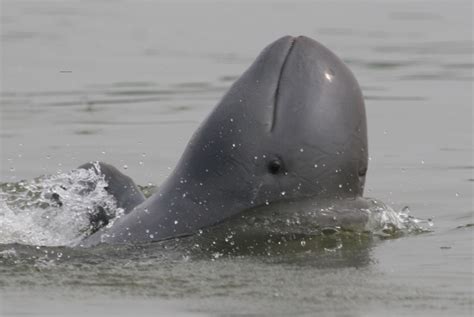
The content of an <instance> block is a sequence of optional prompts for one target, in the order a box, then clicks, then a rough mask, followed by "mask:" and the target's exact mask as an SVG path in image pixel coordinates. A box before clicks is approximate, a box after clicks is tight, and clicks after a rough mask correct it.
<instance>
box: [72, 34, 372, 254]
mask: <svg viewBox="0 0 474 317" xmlns="http://www.w3.org/2000/svg"><path fill="white" fill-rule="evenodd" d="M367 165H368V149H367V125H366V114H365V106H364V99H363V96H362V93H361V89H360V87H359V85H358V83H357V80H356V79H355V77H354V75H353V74H352V72H351V71H350V70H349V68H348V67H347V66H346V65H345V64H344V63H343V62H342V61H341V60H340V59H339V58H338V57H337V56H336V55H335V54H334V53H332V52H331V51H330V50H329V49H327V48H326V47H324V46H323V45H321V44H320V43H318V42H316V41H315V40H313V39H311V38H308V37H305V36H298V37H292V36H285V37H282V38H280V39H278V40H277V41H275V42H273V43H271V44H270V45H268V46H267V47H266V48H265V49H264V50H263V51H262V52H261V53H260V55H259V56H258V57H257V59H256V60H255V61H254V62H253V64H252V65H251V66H250V67H249V68H248V69H247V70H246V71H245V72H244V73H243V74H242V75H241V77H240V78H239V79H238V80H237V81H236V82H235V83H234V84H233V85H232V86H231V87H230V89H229V90H228V92H227V93H226V94H225V95H224V97H223V98H222V99H221V101H220V102H219V103H218V104H217V106H216V107H215V108H214V109H213V111H212V112H211V113H210V114H209V116H208V117H207V118H206V119H205V120H204V122H203V123H202V124H201V125H200V127H199V128H198V129H197V131H196V132H195V133H194V135H193V136H192V138H191V140H190V141H189V143H188V145H187V147H186V149H185V151H184V153H183V155H182V156H181V158H180V160H179V162H178V164H177V165H176V167H175V169H174V170H173V172H172V173H171V174H170V176H169V177H168V178H167V179H166V180H165V182H164V183H163V184H162V185H161V186H160V187H159V189H158V191H157V192H156V193H155V194H154V195H153V196H151V197H149V198H148V199H145V197H144V196H143V194H141V193H140V190H139V189H138V188H137V186H136V185H135V184H134V183H133V181H132V180H131V179H130V178H129V177H127V176H125V175H123V174H122V173H121V172H120V171H118V170H117V169H115V168H114V167H112V166H110V165H108V164H105V163H100V164H99V165H98V166H97V167H96V168H98V169H99V170H100V173H102V174H104V176H105V178H106V180H107V181H108V182H109V187H108V190H109V192H110V194H112V195H113V196H114V197H115V198H116V199H117V202H118V206H119V207H121V208H123V209H124V210H125V215H123V216H122V217H120V218H119V219H117V220H116V221H115V222H114V223H113V225H112V226H110V228H105V227H104V228H102V229H101V230H99V231H98V232H96V233H94V234H92V235H91V236H89V237H88V238H86V239H85V240H84V241H83V242H82V244H81V245H82V246H92V245H96V244H98V243H110V244H119V243H146V242H151V241H160V240H166V239H170V238H175V237H181V236H187V235H192V234H195V233H197V232H198V231H200V230H202V229H205V228H210V227H212V226H215V225H217V224H220V223H223V222H225V221H226V220H228V219H230V218H232V217H236V216H238V215H240V214H243V213H244V212H247V211H249V210H260V209H262V208H271V207H272V205H275V206H276V205H281V204H284V203H285V202H297V201H304V202H305V203H304V204H303V206H304V208H311V205H312V203H313V202H314V203H317V202H318V201H323V200H325V201H327V200H333V201H341V200H344V201H358V202H359V205H360V202H361V201H363V200H361V198H362V195H363V192H364V183H365V176H366V173H367ZM82 168H92V165H91V164H86V165H83V166H82ZM362 205H363V203H362ZM289 207H291V204H290V205H289ZM289 212H291V210H290V211H289ZM349 213H350V212H349Z"/></svg>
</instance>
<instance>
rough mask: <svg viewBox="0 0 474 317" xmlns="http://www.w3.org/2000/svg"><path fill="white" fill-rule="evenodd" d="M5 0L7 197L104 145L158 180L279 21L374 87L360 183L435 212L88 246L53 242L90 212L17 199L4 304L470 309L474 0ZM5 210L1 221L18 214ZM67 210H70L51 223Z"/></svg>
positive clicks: (2, 283)
mask: <svg viewBox="0 0 474 317" xmlns="http://www.w3.org/2000/svg"><path fill="white" fill-rule="evenodd" d="M1 14H2V19H1V22H2V47H1V55H2V56H1V58H2V64H1V65H2V68H1V69H2V70H1V76H2V77H1V108H0V111H1V112H0V113H1V128H0V145H1V148H0V150H1V154H0V155H1V166H0V170H1V174H0V175H1V177H0V181H1V183H2V191H1V192H2V195H3V194H5V193H7V192H8V189H6V187H5V186H7V183H16V184H18V182H20V181H22V180H25V183H24V184H27V185H28V184H30V185H31V184H34V179H36V178H37V177H39V176H41V175H53V177H51V176H44V178H43V180H44V179H48V180H50V183H49V184H50V186H53V187H54V185H55V184H56V183H54V181H58V178H59V179H60V180H59V182H63V181H65V180H67V179H68V178H67V177H66V176H65V175H70V174H68V173H69V171H70V170H72V169H73V168H74V167H76V166H79V165H81V164H82V163H84V162H88V161H91V160H103V161H106V162H109V163H111V164H113V165H115V166H117V167H121V168H122V171H123V172H125V173H126V174H128V175H130V176H131V177H133V179H134V180H135V181H136V182H137V183H138V184H141V185H144V186H145V188H146V189H150V190H152V188H153V186H154V185H159V184H160V183H161V182H162V181H163V180H164V178H165V177H166V176H167V175H168V173H169V172H170V170H171V169H172V167H173V166H174V164H175V163H176V162H177V159H178V158H179V156H180V154H181V152H182V150H183V148H184V146H185V144H186V142H187V140H188V138H189V137H190V136H191V134H192V132H193V131H194V129H195V128H196V127H197V125H198V124H199V123H200V122H201V121H202V119H203V118H204V117H205V116H206V115H207V113H209V111H210V110H211V109H212V107H213V106H214V105H215V104H216V103H217V101H218V100H219V98H220V97H221V96H222V94H223V93H224V92H225V90H226V89H227V87H229V85H230V84H231V83H232V81H233V80H234V79H235V78H236V77H237V76H238V75H239V74H240V73H241V72H242V71H243V70H244V69H245V68H246V67H247V66H248V65H249V64H250V63H251V62H252V60H253V58H254V57H255V56H256V54H258V52H259V51H260V50H261V49H262V48H263V47H264V46H265V45H266V44H268V43H269V42H271V41H273V40H275V39H276V38H278V37H280V36H282V35H284V34H292V35H297V34H304V35H308V36H311V37H313V38H315V39H317V40H318V41H320V42H322V43H324V44H325V45H326V46H327V47H329V48H330V49H331V50H333V51H334V52H336V54H338V55H339V56H340V57H342V58H343V59H344V60H345V61H346V62H347V64H348V65H349V67H350V68H351V69H352V70H353V71H354V73H355V74H356V77H357V78H358V80H359V83H360V84H361V86H362V89H363V92H364V95H365V97H366V107H367V115H368V124H369V150H370V156H371V160H370V162H369V172H368V176H367V186H366V188H367V189H366V195H367V196H369V197H375V198H377V199H378V200H380V201H383V202H385V203H387V204H388V205H389V206H391V208H392V209H393V210H395V211H394V212H393V213H389V215H397V217H398V218H397V219H405V218H404V217H406V210H405V211H404V212H401V213H399V211H401V210H403V208H404V207H405V206H409V209H410V210H411V214H412V215H413V216H416V218H417V219H432V222H433V224H434V226H433V227H430V232H425V233H416V232H411V233H410V232H406V233H404V234H401V235H400V237H393V236H392V237H390V238H389V239H387V237H384V236H383V235H364V234H359V235H354V234H352V233H346V232H336V233H330V234H327V235H326V234H322V235H321V234H320V235H316V236H300V235H293V236H288V237H280V236H279V237H277V238H278V239H274V240H271V241H270V242H268V241H266V240H263V241H264V242H263V243H262V245H261V247H260V248H258V249H256V250H255V249H249V248H243V250H242V252H238V253H232V252H231V250H232V248H225V243H226V241H225V236H223V237H222V239H221V240H219V241H221V242H222V244H224V246H222V245H220V246H213V245H212V244H209V241H210V240H209V239H207V238H206V236H205V234H204V235H203V236H200V237H196V238H195V239H191V240H186V241H180V242H176V241H171V242H168V243H164V244H163V243H157V244H152V245H148V246H121V247H99V248H97V249H90V250H81V249H71V248H69V247H65V246H58V245H61V244H62V243H55V241H56V242H58V239H59V241H60V242H65V241H66V240H67V241H70V242H74V241H76V240H75V239H77V238H80V236H81V234H83V233H84V230H86V231H87V230H89V229H90V228H88V227H87V226H86V225H85V224H86V223H87V221H85V220H86V219H85V218H83V217H84V216H86V217H87V215H86V214H83V213H81V212H79V216H78V218H76V219H74V218H70V217H66V218H64V219H63V220H60V218H54V217H53V218H54V219H56V220H58V222H56V223H54V222H50V221H44V219H43V218H42V219H43V222H42V221H37V220H36V219H35V218H34V217H38V215H37V214H34V215H30V216H31V217H30V218H28V216H27V215H26V214H25V215H24V214H22V213H18V215H21V216H23V215H24V216H25V217H26V218H22V219H20V220H19V223H20V224H23V225H24V227H23V228H22V229H21V230H18V231H17V233H18V232H19V233H23V235H20V236H16V237H15V236H13V235H12V234H11V233H12V232H7V233H5V232H2V233H1V237H0V238H2V239H3V240H2V241H3V244H2V245H1V246H0V294H1V295H0V313H1V314H3V315H20V314H33V315H40V316H43V315H44V316H50V315H52V314H59V315H65V314H68V315H83V314H84V312H87V313H88V314H89V315H97V316H99V315H100V316H103V315H107V314H109V315H115V316H116V315H130V314H132V313H138V314H140V315H144V316H145V315H156V313H157V312H161V313H162V314H165V315H166V314H168V315H171V314H178V315H192V316H195V315H232V314H264V315H270V314H277V315H289V314H296V315H305V314H306V315H314V314H315V313H319V314H321V315H329V316H331V315H333V316H353V315H355V316H379V315H382V314H383V315H389V316H398V315H400V314H408V315H439V316H445V315H453V316H461V315H470V314H472V313H473V301H474V300H473V291H474V286H473V258H472V257H473V231H472V229H473V227H474V226H473V224H474V220H473V213H474V207H473V200H472V193H473V180H474V175H473V169H474V163H473V160H472V152H473V151H472V149H473V142H472V135H473V134H472V120H473V115H472V105H473V102H472V91H473V90H472V89H473V86H472V81H473V67H474V62H473V59H472V56H473V41H472V4H471V3H470V2H468V1H465V2H463V1H449V2H448V1H444V2H410V3H408V2H402V3H399V2H395V1H383V2H371V1H367V2H357V3H356V2H342V1H337V2H335V3H327V2H315V3H310V2H304V3H298V4H294V3H292V2H280V3H272V2H269V1H261V2H243V3H241V2H231V1H221V2H214V3H211V2H199V3H193V4H189V3H172V2H160V1H155V2H139V3H137V2H126V1H123V2H118V3H117V2H108V1H94V2H92V1H91V2H75V1H62V2H51V3H46V2H41V3H36V2H21V1H13V0H10V1H7V0H4V1H2V2H1ZM54 177H56V178H54ZM98 181H99V182H100V180H98ZM40 184H43V185H44V184H45V183H44V181H41V182H40ZM79 191H80V190H79ZM41 192H43V191H41ZM46 192H47V191H46ZM8 193H9V194H8V196H7V197H9V198H10V199H14V198H15V197H18V196H15V195H13V194H12V193H10V192H8ZM69 193H70V194H71V195H72V197H74V194H75V193H76V192H75V191H74V190H73V191H71V192H69ZM94 193H97V196H95V195H93V196H92V197H90V199H89V200H87V203H91V204H92V205H91V206H95V205H94V203H104V204H105V203H106V202H107V200H106V199H105V200H103V199H102V198H101V197H102V196H100V193H101V191H100V186H99V188H98V189H97V192H94ZM40 196H41V195H40ZM45 198H47V197H45ZM104 198H105V197H104ZM23 201H25V200H23ZM26 201H29V200H26ZM36 201H37V200H36ZM92 209H94V208H92ZM46 210H47V211H48V210H49V212H50V213H49V214H48V213H47V212H46V214H45V215H48V216H51V215H52V213H54V211H55V210H58V209H57V208H56V209H55V208H51V209H46ZM67 210H69V211H74V210H71V209H67ZM81 210H87V206H85V208H84V209H81ZM108 210H113V208H112V207H111V208H110V209H108ZM6 211H7V208H5V207H4V206H2V209H1V212H2V213H4V214H5V212H6ZM16 211H18V210H16ZM55 215H56V216H57V217H60V215H59V216H58V215H57V214H55ZM1 219H2V223H1V227H2V229H4V228H5V227H6V226H5V222H4V221H5V219H10V220H11V219H17V220H18V219H19V218H15V217H8V218H5V217H4V218H1ZM24 219H29V220H24ZM73 219H74V221H73ZM410 219H411V220H413V218H410ZM21 220H24V221H21ZM66 220H67V221H73V222H72V225H71V226H67V227H66V226H65V229H64V230H63V231H61V230H58V227H57V225H60V224H62V223H64V221H66ZM48 226H49V227H48ZM9 228H18V225H16V226H15V225H13V226H10V227H9ZM74 228H76V229H77V228H79V229H80V230H71V229H74ZM46 229H50V230H49V231H48V230H46ZM48 232H49V233H57V232H60V233H61V234H62V235H61V236H60V237H58V236H55V235H54V234H50V235H47V234H48ZM27 233H30V234H27ZM42 234H43V236H41V235H42ZM44 235H47V236H44ZM7 237H8V238H10V240H9V241H6V240H7V239H6V238H7ZM273 238H274V237H273ZM22 239H23V240H22ZM28 239H29V242H28ZM41 239H43V240H41ZM45 239H46V240H45ZM48 239H49V240H48ZM55 239H56V240H55ZM281 239H284V240H281ZM0 240H1V239H0ZM231 240H232V239H230V241H231ZM45 241H46V242H49V243H45ZM265 241H266V242H265ZM282 241H283V242H282ZM13 242H22V243H23V244H15V243H13ZM40 242H41V243H40ZM278 242H280V244H279V243H278ZM206 243H207V245H206ZM234 243H236V242H235V241H234ZM38 244H47V245H56V246H55V247H52V246H51V247H37V245H38ZM196 245H197V246H196ZM243 245H244V246H245V243H244V244H243ZM247 247H248V246H247ZM203 250H204V251H203Z"/></svg>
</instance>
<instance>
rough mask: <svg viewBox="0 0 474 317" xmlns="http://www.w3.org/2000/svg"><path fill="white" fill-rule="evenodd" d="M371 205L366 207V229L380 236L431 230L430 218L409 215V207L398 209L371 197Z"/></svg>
mask: <svg viewBox="0 0 474 317" xmlns="http://www.w3.org/2000/svg"><path fill="white" fill-rule="evenodd" d="M372 202H373V207H371V208H370V209H367V210H366V212H367V214H368V222H367V224H366V230H367V231H370V232H371V233H372V234H374V235H376V236H379V237H381V238H396V237H399V236H402V235H406V234H418V233H424V232H431V231H432V227H433V222H432V220H431V219H421V218H416V217H414V216H412V215H410V212H411V211H410V208H409V207H408V206H405V207H404V208H402V209H401V210H399V211H396V210H394V209H393V208H392V207H390V206H388V205H386V204H384V203H382V202H380V201H377V200H375V199H372Z"/></svg>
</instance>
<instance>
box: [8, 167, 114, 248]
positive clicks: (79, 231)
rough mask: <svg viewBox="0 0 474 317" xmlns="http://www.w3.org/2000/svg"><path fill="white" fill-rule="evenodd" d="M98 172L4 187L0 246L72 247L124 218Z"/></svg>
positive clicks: (73, 173)
mask: <svg viewBox="0 0 474 317" xmlns="http://www.w3.org/2000/svg"><path fill="white" fill-rule="evenodd" d="M94 166H95V169H94V168H91V169H88V170H86V169H76V170H72V171H70V172H67V173H58V174H55V175H48V176H42V177H39V178H36V179H34V180H32V181H21V182H18V183H0V223H1V226H0V244H10V243H19V244H25V245H42V246H74V245H77V244H78V243H79V242H80V241H81V240H82V239H84V238H85V237H86V236H88V235H90V234H91V233H93V232H94V231H96V230H98V229H99V228H100V227H101V226H105V225H112V223H113V221H114V220H115V219H117V218H119V217H120V216H121V215H122V214H123V210H122V209H120V208H117V204H116V201H115V199H114V198H113V196H112V195H110V194H109V193H108V192H107V191H106V187H107V181H106V180H105V179H104V176H103V175H101V173H100V166H99V165H98V164H97V163H95V164H94Z"/></svg>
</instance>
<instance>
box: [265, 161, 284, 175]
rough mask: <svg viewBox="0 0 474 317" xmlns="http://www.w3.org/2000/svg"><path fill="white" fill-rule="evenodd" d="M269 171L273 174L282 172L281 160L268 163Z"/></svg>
mask: <svg viewBox="0 0 474 317" xmlns="http://www.w3.org/2000/svg"><path fill="white" fill-rule="evenodd" d="M267 167H268V171H269V172H270V173H272V174H274V175H275V174H278V173H280V172H281V171H282V169H283V168H282V164H281V162H280V161H279V160H273V161H270V162H269V163H268V166H267Z"/></svg>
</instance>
